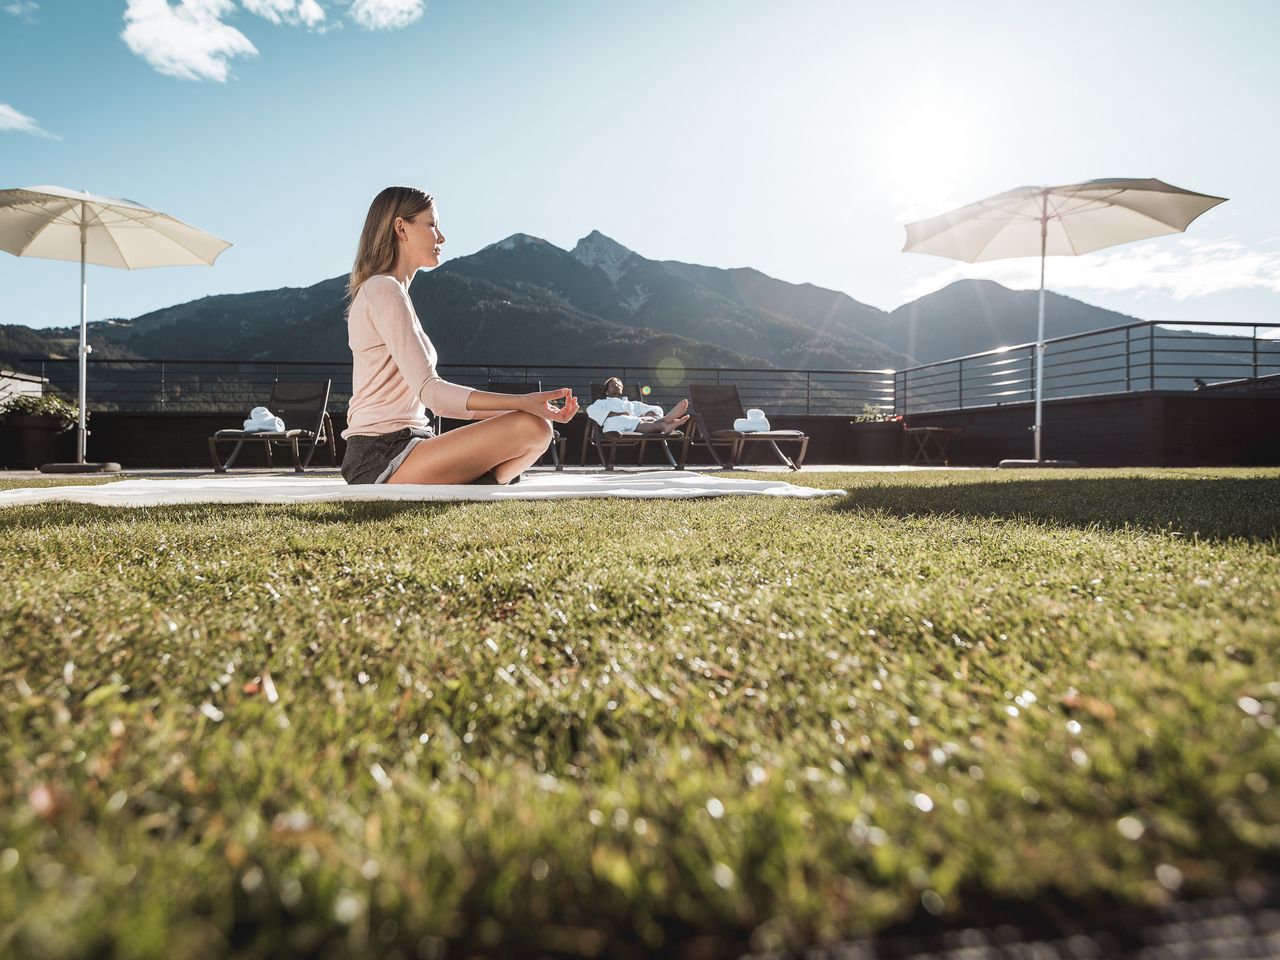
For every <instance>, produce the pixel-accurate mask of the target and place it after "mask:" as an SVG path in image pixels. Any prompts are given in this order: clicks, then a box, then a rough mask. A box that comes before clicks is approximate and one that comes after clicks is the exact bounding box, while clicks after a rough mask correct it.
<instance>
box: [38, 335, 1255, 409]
mask: <svg viewBox="0 0 1280 960" xmlns="http://www.w3.org/2000/svg"><path fill="white" fill-rule="evenodd" d="M26 365H27V366H28V367H29V369H30V371H31V372H32V373H35V372H38V373H39V374H40V375H41V376H42V377H46V378H48V381H49V384H48V386H49V387H50V388H51V389H52V390H54V391H55V392H57V393H59V394H61V395H63V396H66V397H68V398H73V397H75V395H76V392H77V389H78V378H77V367H76V360H75V359H74V358H70V359H46V358H39V357H36V358H31V359H29V360H27V361H26ZM439 369H440V373H441V376H443V377H445V378H446V379H448V380H452V381H454V382H455V383H461V384H464V385H467V386H473V387H478V388H480V389H485V388H486V387H487V386H488V385H489V384H490V383H491V382H502V381H506V382H513V381H514V382H520V383H541V385H542V386H543V387H544V388H545V389H551V388H553V387H572V388H573V390H574V392H575V393H577V394H578V396H579V397H580V398H581V399H582V400H584V401H587V400H589V398H590V393H589V385H590V384H592V383H602V382H603V381H604V380H605V379H606V378H607V377H611V376H617V377H621V378H622V380H623V381H624V382H625V383H626V384H627V393H628V394H629V395H630V396H631V397H632V398H633V399H645V400H648V401H649V402H651V403H656V404H659V405H661V406H664V407H670V406H671V405H673V404H674V403H676V402H677V401H678V400H679V399H680V398H681V397H683V396H684V395H685V393H686V389H687V385H688V384H689V383H736V384H737V385H738V389H739V392H740V394H741V396H742V400H743V403H744V405H745V406H748V407H752V406H756V407H762V408H763V409H764V410H765V411H766V412H767V413H768V414H769V415H771V416H786V415H806V416H807V415H813V414H827V415H837V416H856V415H859V414H863V413H866V412H867V411H868V408H871V409H872V410H876V411H881V412H884V413H890V412H893V413H898V414H903V415H910V414H916V413H924V412H928V411H933V410H956V409H969V408H973V407H986V406H999V405H1002V404H1010V403H1026V402H1030V401H1032V400H1034V398H1035V373H1036V371H1035V344H1033V343H1023V344H1018V345H1017V346H1013V347H1002V348H1000V349H998V350H989V351H987V352H985V353H976V354H972V355H970V356H965V357H957V358H955V359H952V360H942V361H938V362H936V363H927V364H921V365H919V366H915V367H909V368H907V369H905V370H898V371H896V372H895V371H892V370H797V369H776V368H772V367H768V368H765V367H688V368H686V367H683V366H680V365H679V364H677V363H671V362H668V363H666V364H663V365H660V366H643V365H637V366H632V365H625V364H619V365H591V364H520V363H453V364H441V366H440V368H439ZM314 379H331V380H332V381H333V388H332V392H331V400H330V409H332V410H334V411H335V412H339V411H344V410H345V409H346V407H347V403H348V401H349V400H350V398H351V363H350V362H349V361H347V362H322V361H316V362H312V361H287V360H280V361H276V360H107V359H96V358H94V357H90V358H89V386H88V391H89V397H88V399H89V406H90V408H91V409H94V410H121V411H140V412H141V411H150V412H154V411H173V412H199V411H210V412H213V411H216V412H220V413H221V412H229V411H241V410H242V411H246V412H247V411H248V410H249V409H250V408H251V407H254V406H257V405H259V404H261V403H264V402H265V401H266V398H267V396H268V395H269V394H270V392H271V384H272V383H274V382H275V381H277V380H314ZM1259 384H1278V385H1280V323H1252V324H1239V323H1229V322H1208V323H1197V324H1163V323H1151V322H1147V321H1139V322H1136V323H1131V324H1125V325H1122V326H1117V327H1108V328H1106V329H1103V330H1093V331H1090V332H1088V333H1080V334H1073V335H1071V336H1065V337H1056V338H1054V339H1052V340H1048V341H1046V351H1045V371H1044V395H1045V398H1046V399H1059V398H1063V397H1081V396H1093V395H1098V394H1108V393H1130V392H1134V391H1143V390H1175V391H1176V390H1187V391H1190V390H1196V389H1203V388H1206V387H1207V388H1213V387H1218V388H1220V389H1251V388H1254V387H1257V386H1258V385H1259Z"/></svg>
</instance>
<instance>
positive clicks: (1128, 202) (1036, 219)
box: [902, 179, 1226, 462]
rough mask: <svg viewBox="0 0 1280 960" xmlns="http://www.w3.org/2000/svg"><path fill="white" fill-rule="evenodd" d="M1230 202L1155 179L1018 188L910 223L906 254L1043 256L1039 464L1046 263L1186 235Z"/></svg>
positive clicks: (1038, 367) (970, 258)
mask: <svg viewBox="0 0 1280 960" xmlns="http://www.w3.org/2000/svg"><path fill="white" fill-rule="evenodd" d="M1225 200H1226V198H1225V197H1214V196H1210V195H1208V194H1204V193H1195V192H1194V191H1191V190H1183V189H1182V188H1181V187H1175V186H1172V185H1171V184H1168V183H1165V182H1164V181H1162V180H1154V179H1148V180H1133V179H1109V180H1087V181H1085V182H1083V183H1071V184H1065V185H1063V186H1057V187H1018V188H1017V189H1015V190H1009V191H1006V192H1005V193H998V194H996V195H995V196H993V197H988V198H987V199H986V200H979V201H978V202H977V203H971V204H969V205H968V206H964V207H960V208H958V209H956V210H952V211H950V212H949V213H943V214H940V215H938V216H936V217H930V218H929V219H928V220H918V221H916V222H915V223H909V224H907V242H906V244H905V245H904V246H903V248H902V250H903V252H904V253H929V254H933V255H934V256H939V257H949V258H950V259H952V260H963V261H965V262H966V263H977V262H978V261H981V260H1005V259H1010V258H1014V257H1034V256H1039V257H1040V310H1039V324H1038V330H1037V335H1036V387H1035V396H1036V420H1035V427H1034V430H1035V459H1036V462H1040V461H1041V456H1040V449H1041V448H1040V434H1041V406H1042V403H1043V394H1044V261H1045V257H1057V256H1078V255H1079V254H1082V253H1090V252H1092V251H1094V250H1101V249H1102V248H1104V247H1111V246H1115V245H1116V244H1120V243H1130V242H1132V241H1134V240H1147V239H1150V238H1151V237H1160V236H1164V235H1166V234H1170V233H1181V232H1182V231H1183V230H1186V229H1187V226H1188V225H1189V224H1190V223H1191V221H1193V220H1194V219H1196V217H1198V216H1200V215H1201V214H1202V213H1204V212H1205V211H1207V210H1210V209H1212V208H1213V207H1216V206H1217V205H1218V204H1220V203H1223V202H1224V201H1225Z"/></svg>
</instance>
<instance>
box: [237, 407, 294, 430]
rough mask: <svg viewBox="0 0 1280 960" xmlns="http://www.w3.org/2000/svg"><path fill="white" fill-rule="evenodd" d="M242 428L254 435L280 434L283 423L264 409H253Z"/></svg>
mask: <svg viewBox="0 0 1280 960" xmlns="http://www.w3.org/2000/svg"><path fill="white" fill-rule="evenodd" d="M244 428H245V430H247V431H251V432H254V433H282V432H283V431H284V421H283V420H281V419H280V418H279V417H277V416H276V415H275V414H273V413H272V412H271V411H270V410H268V409H267V408H266V407H254V408H253V409H252V410H250V411H249V419H248V420H246V421H245V422H244Z"/></svg>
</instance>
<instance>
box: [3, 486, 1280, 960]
mask: <svg viewBox="0 0 1280 960" xmlns="http://www.w3.org/2000/svg"><path fill="white" fill-rule="evenodd" d="M789 479H794V480H796V482H799V483H807V484H811V485H814V486H827V487H836V486H839V487H844V488H845V489H847V490H849V496H848V497H845V498H838V499H837V498H831V499H830V500H824V501H814V502H801V501H794V500H772V499H765V498H751V499H747V498H743V499H719V500H707V501H697V502H687V501H686V502H672V503H663V502H654V501H649V502H614V501H578V502H568V503H538V502H533V503H505V504H478V505H469V504H447V505H439V504H325V505H311V506H299V507H280V506H218V505H208V506H188V507H164V508H154V509H142V510H128V511H127V510H110V509H103V508H95V507H85V506H77V505H67V504H60V505H46V506H40V507H27V508H19V509H4V510H0V537H2V538H3V543H4V544H5V547H4V550H3V552H2V553H0V583H3V584H4V587H3V589H0V705H2V709H3V724H4V726H3V734H2V738H3V739H2V743H0V954H5V953H7V952H13V953H17V954H19V955H39V956H86V955H103V954H113V953H114V954H116V955H120V956H203V955H225V954H229V953H238V954H241V955H245V956H261V957H268V956H281V955H287V954H322V955H359V954H370V953H377V954H398V955H400V956H403V957H418V956H443V955H446V954H449V955H452V954H455V953H459V954H464V955H465V954H467V953H468V952H482V953H489V954H493V955H503V956H513V955H527V954H537V953H540V952H553V953H559V954H565V955H587V956H591V955H601V956H605V955H607V956H626V955H629V954H640V953H644V952H646V951H649V952H665V953H669V954H672V955H680V954H685V955H690V956H716V955H720V954H727V953H731V952H733V951H735V950H743V949H772V948H779V947H796V946H801V945H804V944H808V943H813V942H815V941H822V940H831V939H837V938H842V937H848V936H850V935H855V934H859V933H867V932H871V931H875V930H877V929H882V928H884V927H885V926H887V925H889V924H891V923H894V922H897V921H900V920H902V919H904V918H908V917H911V916H913V915H917V914H932V915H936V916H941V917H944V918H945V917H952V918H960V919H967V920H972V921H975V922H980V921H981V919H982V917H983V916H984V911H985V910H986V909H987V907H988V906H989V905H991V904H993V903H996V902H1008V901H1011V900H1013V901H1016V900H1024V899H1025V900H1028V901H1036V900H1044V899H1052V900H1055V901H1057V902H1062V901H1069V902H1072V903H1074V904H1076V905H1078V906H1079V907H1081V908H1088V907H1090V906H1100V905H1105V904H1114V903H1131V902H1132V903H1150V902H1160V901H1162V900H1164V899H1167V898H1171V897H1184V896H1196V895H1202V894H1211V893H1220V892H1224V891H1226V890H1229V889H1230V885H1231V884H1232V883H1233V882H1235V881H1238V880H1240V879H1242V878H1248V877H1261V878H1268V877H1271V878H1274V877H1275V876H1276V875H1277V873H1278V872H1280V871H1278V870H1277V865H1278V862H1280V858H1278V856H1277V854H1278V853H1280V798H1278V795H1277V791H1276V790H1275V789H1273V784H1275V783H1276V782H1277V781H1278V780H1280V740H1278V739H1277V736H1278V733H1277V728H1276V726H1275V717H1276V713H1277V703H1278V702H1280V669H1278V666H1280V652H1278V641H1280V622H1278V618H1277V609H1276V598H1277V597H1278V596H1280V565H1278V564H1277V555H1278V554H1280V547H1278V545H1277V535H1278V531H1280V472H1277V471H1275V470H1205V471H1189V470H1183V471H1166V470H1141V471H1076V472H1070V473H1067V472H1063V473H1049V472H1038V473H1009V472H996V471H978V472H964V473H909V474H801V475H800V476H799V477H796V478H789ZM0 485H5V486H12V485H14V484H11V483H3V481H0Z"/></svg>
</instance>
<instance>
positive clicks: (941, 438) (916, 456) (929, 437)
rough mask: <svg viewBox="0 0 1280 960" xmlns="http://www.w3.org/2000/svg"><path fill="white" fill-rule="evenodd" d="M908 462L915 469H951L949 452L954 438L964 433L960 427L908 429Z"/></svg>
mask: <svg viewBox="0 0 1280 960" xmlns="http://www.w3.org/2000/svg"><path fill="white" fill-rule="evenodd" d="M902 432H903V433H904V434H905V435H906V438H907V462H908V463H910V464H911V465H912V466H913V467H919V466H924V467H949V466H951V460H950V458H949V457H948V456H947V451H948V449H949V448H950V447H951V440H952V438H953V437H958V436H959V435H960V434H962V433H964V431H963V430H961V429H960V428H959V427H906V428H905V429H904V430H903V431H902Z"/></svg>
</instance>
